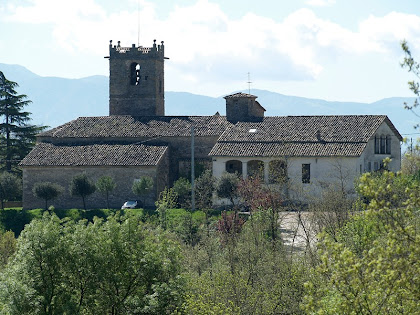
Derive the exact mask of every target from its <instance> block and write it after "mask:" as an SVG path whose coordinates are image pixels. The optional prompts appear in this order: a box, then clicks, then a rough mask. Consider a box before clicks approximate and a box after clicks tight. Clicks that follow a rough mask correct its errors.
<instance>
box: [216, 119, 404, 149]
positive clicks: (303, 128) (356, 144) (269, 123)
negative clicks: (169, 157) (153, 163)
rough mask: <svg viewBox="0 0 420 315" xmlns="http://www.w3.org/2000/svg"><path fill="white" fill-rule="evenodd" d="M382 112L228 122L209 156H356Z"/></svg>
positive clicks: (372, 132) (378, 122) (393, 128)
mask: <svg viewBox="0 0 420 315" xmlns="http://www.w3.org/2000/svg"><path fill="white" fill-rule="evenodd" d="M384 122H385V123H387V124H388V125H389V127H390V128H391V129H392V130H393V132H394V133H395V135H396V136H397V138H398V139H399V140H401V139H402V137H401V135H400V134H399V133H398V131H397V130H396V129H395V127H394V126H393V125H392V123H391V122H390V121H389V119H388V118H387V116H384V115H345V116H340V115H338V116H284V117H265V118H264V119H263V120H262V121H261V122H238V123H237V124H236V125H232V126H229V127H228V128H227V129H226V130H225V131H224V132H223V134H222V135H221V136H220V137H219V139H218V141H217V143H216V145H215V146H214V147H213V149H212V150H211V152H210V154H209V155H211V156H279V155H288V156H359V155H360V154H361V153H362V152H363V150H364V148H365V146H366V144H367V142H368V141H369V139H370V138H371V137H372V136H373V135H374V133H375V131H376V130H377V129H378V128H379V126H380V125H381V124H382V123H384Z"/></svg>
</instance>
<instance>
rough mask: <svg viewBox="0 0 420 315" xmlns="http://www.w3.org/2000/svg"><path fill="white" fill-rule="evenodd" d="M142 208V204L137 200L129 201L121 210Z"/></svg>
mask: <svg viewBox="0 0 420 315" xmlns="http://www.w3.org/2000/svg"><path fill="white" fill-rule="evenodd" d="M138 208H141V202H140V201H137V200H127V201H126V202H124V204H123V205H122V207H121V209H138Z"/></svg>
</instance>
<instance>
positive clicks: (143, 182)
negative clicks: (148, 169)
mask: <svg viewBox="0 0 420 315" xmlns="http://www.w3.org/2000/svg"><path fill="white" fill-rule="evenodd" d="M152 187H153V178H151V177H150V176H142V177H140V180H138V181H136V182H134V183H133V187H132V190H133V193H134V194H135V195H136V196H140V197H143V200H142V202H143V207H146V197H147V195H148V194H149V192H150V190H151V189H152Z"/></svg>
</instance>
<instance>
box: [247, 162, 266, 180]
mask: <svg viewBox="0 0 420 315" xmlns="http://www.w3.org/2000/svg"><path fill="white" fill-rule="evenodd" d="M247 169H248V176H249V177H254V178H259V179H260V180H264V162H263V161H258V160H252V161H249V162H248V167H247Z"/></svg>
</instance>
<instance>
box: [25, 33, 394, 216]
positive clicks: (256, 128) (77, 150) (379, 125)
mask: <svg viewBox="0 0 420 315" xmlns="http://www.w3.org/2000/svg"><path fill="white" fill-rule="evenodd" d="M164 53H165V50H164V43H163V42H161V43H160V44H159V45H157V44H156V41H154V43H153V46H152V47H142V46H139V47H136V46H135V45H134V44H133V45H132V46H131V47H123V46H121V45H120V42H118V44H117V45H113V44H112V41H111V42H110V45H109V56H108V57H106V58H109V70H110V72H109V115H108V116H99V117H79V118H77V119H75V120H72V121H70V122H68V123H66V124H63V125H61V126H58V127H55V128H53V129H51V130H48V131H45V132H43V133H41V134H39V135H38V137H37V145H36V146H35V147H34V149H33V150H32V151H31V152H30V153H29V154H28V155H27V156H26V158H25V159H24V160H23V161H22V162H21V164H20V165H21V167H22V169H23V207H24V209H30V208H39V207H42V206H43V203H44V202H43V201H42V200H40V199H39V198H37V197H35V196H34V195H33V192H32V189H33V186H34V184H35V183H37V182H52V183H57V184H59V185H61V186H63V187H64V188H65V191H64V192H63V194H62V195H61V196H60V197H59V198H57V200H54V201H53V203H54V206H55V207H56V208H69V207H72V208H73V207H77V206H80V204H81V201H80V200H79V199H80V198H77V197H73V196H71V195H70V193H69V189H68V187H69V185H70V182H71V179H72V178H73V176H75V175H77V174H81V173H85V174H86V175H87V176H88V177H89V178H90V179H91V180H92V181H94V182H95V181H96V180H97V179H98V178H100V177H101V176H105V175H106V176H111V177H112V178H113V179H114V181H115V182H116V185H117V186H116V189H115V190H114V191H113V192H112V194H111V196H110V200H109V201H110V206H111V207H113V208H119V207H121V205H122V204H123V203H124V201H126V200H130V199H138V197H137V196H135V195H134V194H133V192H132V190H131V187H132V185H133V182H135V181H136V180H138V179H140V178H141V177H142V176H145V175H147V176H150V177H152V178H153V180H154V187H153V189H152V191H151V192H150V194H149V196H147V198H146V206H153V205H154V201H155V200H156V198H157V196H158V194H159V192H160V191H162V190H163V189H164V188H165V187H169V186H171V185H172V183H173V182H174V181H175V180H176V179H178V178H179V177H187V178H188V177H189V173H190V169H191V168H190V167H191V166H190V165H191V137H192V130H193V131H194V144H195V145H194V160H195V165H196V167H199V168H201V169H211V170H212V172H213V175H214V176H215V177H220V176H221V174H222V173H223V172H231V173H238V174H239V175H240V176H242V177H243V178H247V177H248V176H260V178H261V179H262V180H263V181H264V182H265V183H266V184H269V185H282V186H283V188H284V189H283V190H284V193H285V196H287V198H290V199H298V200H307V199H308V198H310V197H311V196H319V195H320V194H321V192H322V190H323V189H325V188H326V187H328V185H336V183H341V184H340V185H341V187H342V189H345V190H346V191H348V192H349V193H351V191H352V188H353V183H354V179H355V178H356V177H357V176H359V175H360V174H361V173H363V172H370V171H376V170H379V169H380V168H382V167H383V162H382V161H383V159H384V158H386V157H389V158H391V162H390V163H389V165H387V167H388V169H390V170H392V171H398V170H399V169H400V166H401V153H400V152H401V148H400V142H401V141H402V137H401V135H400V134H399V132H398V131H397V130H396V128H395V127H394V125H393V124H392V123H391V121H390V120H389V119H388V117H387V116H385V115H346V116H337V115H334V116H276V117H270V116H267V117H266V116H265V109H264V108H263V106H262V105H261V104H260V103H259V102H258V101H257V100H256V99H257V96H254V95H251V94H246V93H235V94H232V95H227V96H225V100H226V116H221V115H219V114H218V113H216V114H215V115H213V116H165V89H164V61H165V59H167V58H166V57H165V55H164ZM87 206H88V207H89V208H101V207H106V200H105V197H104V196H103V195H102V194H101V193H100V192H95V193H94V194H93V195H92V196H90V197H89V198H88V199H87Z"/></svg>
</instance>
